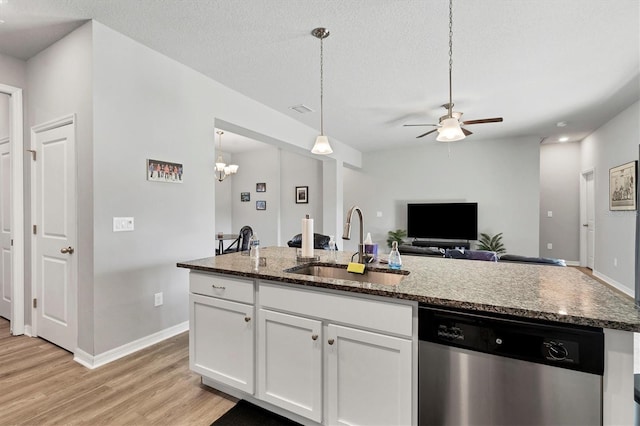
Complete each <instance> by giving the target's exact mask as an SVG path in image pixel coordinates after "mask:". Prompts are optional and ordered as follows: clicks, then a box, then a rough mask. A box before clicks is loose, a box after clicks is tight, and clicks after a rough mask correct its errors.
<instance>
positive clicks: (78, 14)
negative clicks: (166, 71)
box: [0, 0, 640, 152]
mask: <svg viewBox="0 0 640 426" xmlns="http://www.w3.org/2000/svg"><path fill="white" fill-rule="evenodd" d="M453 13H454V14H453V20H454V23H453V34H454V41H453V43H454V45H453V100H454V103H455V104H456V108H455V110H458V111H463V112H464V114H465V115H464V117H463V118H464V119H479V118H489V117H498V116H501V117H504V122H503V123H492V124H477V125H473V126H468V130H471V131H473V132H474V135H472V136H470V137H469V139H468V140H469V141H471V140H474V141H476V140H477V141H480V140H482V139H490V138H502V137H515V136H525V135H526V136H535V137H539V138H540V139H543V138H546V139H545V140H546V141H554V140H556V139H557V138H558V137H559V136H562V135H567V136H569V137H571V140H579V139H582V138H583V137H585V136H586V135H588V134H589V133H590V132H592V131H593V130H595V129H596V128H597V127H599V126H600V125H602V124H604V123H605V122H606V121H608V120H609V119H610V118H611V117H613V116H614V115H615V114H617V113H618V112H620V111H621V110H622V109H624V108H626V107H627V106H628V105H630V104H631V103H633V102H634V101H636V100H637V99H638V98H639V97H640V83H639V81H640V77H639V74H640V59H639V58H640V42H639V38H640V37H639V33H640V24H639V21H640V1H638V0H609V1H606V0H561V1H558V0H536V1H534V0H517V1H516V0H482V1H478V0H454V12H453ZM91 18H93V19H96V20H98V21H100V22H102V23H103V24H105V25H107V26H109V27H111V28H113V29H115V30H117V31H119V32H121V33H123V34H125V35H127V36H129V37H131V38H133V39H135V40H138V41H139V42H141V43H143V44H145V45H147V46H149V47H151V48H153V49H155V50H157V51H159V52H162V53H164V54H166V55H167V56H169V57H172V58H174V59H176V60H177V61H179V62H181V63H184V64H186V65H188V66H190V67H191V68H193V69H196V70H198V71H200V72H202V73H204V74H206V75H208V76H210V77H211V78H213V79H215V80H217V81H219V82H221V83H223V84H225V85H226V86H228V87H231V88H233V89H235V90H237V91H238V92H241V93H243V94H245V95H247V96H249V97H251V98H253V99H256V100H258V101H259V102H262V103H264V104H266V105H268V106H270V107H271V108H273V109H275V110H278V111H280V112H282V113H284V114H287V115H289V116H291V117H293V118H295V119H297V120H299V121H301V122H303V123H305V124H307V125H309V126H312V127H314V128H316V129H319V127H320V116H319V97H320V87H319V86H320V82H319V80H320V76H319V73H320V70H319V67H320V63H319V61H320V60H319V50H320V42H319V41H318V39H316V38H314V37H313V36H312V35H311V34H310V32H311V30H312V29H313V28H315V27H319V26H324V27H327V28H328V29H329V30H330V31H331V36H330V37H329V38H328V39H326V40H325V42H324V48H325V49H324V51H325V60H324V66H325V69H324V71H325V82H324V83H325V84H324V86H325V103H324V105H325V133H326V134H327V135H329V137H330V139H331V138H336V139H338V140H340V141H342V142H344V143H346V144H348V145H351V146H352V147H354V148H356V149H358V150H360V151H363V152H365V151H371V150H378V149H384V148H388V147H390V146H394V145H396V146H416V145H421V144H433V143H436V142H435V135H430V136H427V137H425V138H422V139H416V138H415V136H417V135H418V134H420V133H424V132H426V131H427V130H428V128H421V127H420V128H417V127H403V126H402V125H403V124H404V123H420V122H425V123H436V122H437V120H438V117H439V116H441V115H443V113H444V109H442V108H441V107H440V105H442V104H443V103H445V102H447V101H448V81H447V78H448V39H447V37H448V2H447V1H446V0H243V1H238V0H109V1H106V0H0V19H2V20H4V21H5V23H4V24H1V25H0V53H3V54H6V55H10V56H14V57H17V58H21V59H27V58H29V57H31V56H33V55H34V54H35V53H37V52H38V51H40V50H42V49H43V48H45V47H46V46H48V45H49V44H51V43H52V42H53V41H55V40H57V39H59V38H60V37H61V36H63V35H64V34H66V33H68V32H69V31H71V30H72V29H74V28H76V27H78V26H79V25H81V24H82V23H83V22H84V21H85V20H87V19H91ZM0 78H1V76H0ZM298 104H304V105H307V106H309V107H310V108H311V109H313V110H314V112H311V113H307V114H299V113H297V112H295V111H293V110H291V109H290V108H289V107H291V106H293V105H298ZM559 121H565V122H567V126H566V127H564V128H558V127H557V126H556V123H557V122H559ZM422 129H424V130H422ZM312 143H313V141H309V146H311V145H312Z"/></svg>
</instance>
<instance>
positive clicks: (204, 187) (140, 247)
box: [86, 22, 360, 354]
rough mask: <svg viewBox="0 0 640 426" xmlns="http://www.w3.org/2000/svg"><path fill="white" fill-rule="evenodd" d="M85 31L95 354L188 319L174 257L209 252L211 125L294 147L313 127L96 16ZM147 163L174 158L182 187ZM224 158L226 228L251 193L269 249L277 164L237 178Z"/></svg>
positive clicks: (351, 158) (343, 152) (346, 151)
mask: <svg viewBox="0 0 640 426" xmlns="http://www.w3.org/2000/svg"><path fill="white" fill-rule="evenodd" d="M93 37H94V62H93V69H94V95H95V96H94V104H95V110H94V113H95V114H94V117H95V135H94V150H95V156H94V170H93V176H94V179H95V181H94V185H93V189H94V212H95V214H94V215H95V228H94V229H93V234H94V238H95V259H94V267H95V277H94V288H95V301H94V309H95V345H94V351H90V350H87V349H90V348H87V349H86V350H87V351H88V352H89V353H93V354H99V353H102V352H104V351H107V350H109V349H112V348H115V347H117V346H120V345H122V344H125V343H128V342H131V341H133V340H135V339H138V338H141V337H144V336H146V335H149V334H151V333H154V332H157V331H160V330H162V329H165V328H167V327H170V326H173V325H177V324H180V323H182V322H184V321H187V319H188V309H187V308H188V303H187V293H188V273H187V271H186V270H184V269H179V268H176V267H175V263H176V262H178V261H181V260H189V259H194V258H199V257H206V256H211V255H213V253H214V250H215V247H216V242H215V239H214V235H215V232H216V229H215V206H214V199H215V190H216V188H217V187H216V186H215V185H214V171H213V163H214V150H213V149H212V148H213V141H214V136H215V135H214V124H215V123H216V120H218V119H221V120H224V122H225V123H233V124H234V125H237V126H239V127H242V128H245V129H251V130H253V131H255V132H257V133H260V134H262V135H266V136H268V137H269V138H271V139H273V140H277V141H279V143H281V144H284V145H287V146H289V145H290V146H292V147H297V148H298V149H305V150H307V149H310V147H311V145H312V144H313V141H314V139H315V136H316V135H317V131H316V130H314V129H312V128H309V127H307V126H305V125H303V124H301V123H299V122H296V121H295V120H293V119H291V118H289V117H287V116H285V115H283V114H281V113H278V112H276V111H274V110H271V109H269V108H267V107H265V106H264V105H261V104H259V103H258V102H256V101H253V100H251V99H249V98H247V97H246V96H243V95H241V94H239V93H237V92H235V91H233V90H230V89H228V88H226V87H224V86H222V85H220V84H219V83H217V82H215V81H213V80H211V79H209V78H207V77H205V76H203V75H202V74H199V73H197V72H196V71H194V70H192V69H190V68H187V67H185V66H183V65H181V64H179V63H177V62H175V61H173V60H171V59H169V58H167V57H165V56H163V55H161V54H159V53H157V52H155V51H153V50H151V49H149V48H147V47H145V46H143V45H141V44H139V43H137V42H134V41H132V40H131V39H129V38H127V37H125V36H123V35H121V34H119V33H117V32H115V31H113V30H111V29H109V28H107V27H105V26H104V25H102V24H100V23H97V22H94V34H93ZM307 142H308V143H307ZM332 143H333V141H332ZM306 145H308V147H307V146H306ZM334 150H335V152H336V153H337V155H338V156H344V157H345V158H347V159H348V162H349V163H350V164H356V165H357V164H359V162H360V155H359V153H358V152H357V151H355V150H353V149H351V148H349V147H347V146H345V145H343V144H341V143H340V142H339V141H335V146H334ZM146 158H154V159H160V160H169V161H175V162H181V163H183V164H184V166H185V178H184V183H183V184H182V185H171V184H162V183H153V182H147V181H146V180H145V179H144V177H143V176H144V174H143V170H144V163H145V160H146ZM260 160H261V161H262V162H263V163H265V164H268V163H269V162H278V161H279V154H278V151H277V149H275V148H272V151H270V153H269V154H266V153H260ZM234 161H235V162H236V163H237V164H238V165H239V166H240V171H239V173H238V174H237V175H236V176H234V177H232V178H230V179H231V180H232V183H233V186H232V188H233V189H232V205H234V210H233V224H232V225H233V228H234V229H236V228H237V229H239V226H241V225H240V223H244V222H245V221H249V220H250V218H248V217H246V218H245V217H243V216H242V212H238V214H237V215H236V205H235V204H240V199H239V192H241V191H250V192H251V193H252V201H251V203H244V204H249V205H250V210H251V212H250V214H251V215H253V216H254V217H256V218H257V219H256V220H255V221H252V222H254V223H255V227H254V229H255V230H256V232H257V233H258V234H259V236H260V238H261V240H262V244H264V245H274V244H277V243H278V235H279V234H278V232H279V229H278V225H277V224H278V221H277V220H276V219H277V215H278V214H279V209H278V206H279V200H280V191H279V186H280V182H281V180H280V176H279V170H278V171H277V172H276V173H272V172H271V171H269V170H266V169H265V170H264V171H261V170H256V171H255V174H254V175H253V177H252V178H251V180H250V181H249V182H246V185H242V184H241V180H242V179H244V178H243V176H246V177H247V178H248V176H249V175H248V174H245V170H247V169H246V168H245V167H244V166H243V161H242V158H241V157H240V156H236V157H234ZM345 161H346V160H345ZM114 169H116V170H118V171H119V173H117V174H116V175H115V176H114V175H113V170H114ZM256 182H266V183H267V192H266V193H260V195H256V192H255V184H256ZM238 185H240V187H238ZM257 199H264V200H266V201H267V210H266V211H263V212H257V211H256V210H255V200H257ZM243 209H244V207H243ZM247 213H248V212H247ZM121 215H122V216H134V217H135V223H136V231H134V232H131V233H118V234H114V233H112V232H111V218H112V217H113V216H121ZM274 226H275V228H274ZM123 234H124V235H123ZM159 291H162V292H163V293H164V305H163V306H161V307H157V308H154V307H153V294H154V293H156V292H159Z"/></svg>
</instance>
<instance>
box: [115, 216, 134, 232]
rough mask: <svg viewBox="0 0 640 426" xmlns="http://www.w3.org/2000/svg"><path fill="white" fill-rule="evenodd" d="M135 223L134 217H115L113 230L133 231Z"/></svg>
mask: <svg viewBox="0 0 640 426" xmlns="http://www.w3.org/2000/svg"><path fill="white" fill-rule="evenodd" d="M133 229H134V223H133V218H132V217H114V218H113V232H125V231H133Z"/></svg>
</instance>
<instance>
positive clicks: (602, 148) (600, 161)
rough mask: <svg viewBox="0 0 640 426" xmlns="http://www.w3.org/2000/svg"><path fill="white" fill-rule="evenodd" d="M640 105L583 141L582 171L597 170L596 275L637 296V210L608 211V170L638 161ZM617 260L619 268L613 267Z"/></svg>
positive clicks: (631, 108)
mask: <svg viewBox="0 0 640 426" xmlns="http://www.w3.org/2000/svg"><path fill="white" fill-rule="evenodd" d="M639 117H640V102H636V103H634V104H633V105H631V106H630V107H629V108H627V109H626V110H624V111H623V112H621V113H620V114H618V115H617V116H616V117H614V118H613V119H612V120H611V121H609V122H608V123H607V124H605V125H604V126H602V127H600V128H599V129H598V130H596V131H595V132H594V133H592V134H591V135H590V136H589V137H587V138H586V139H584V140H583V141H582V157H581V159H582V161H581V167H582V171H586V170H589V169H594V170H595V174H594V176H595V192H596V196H595V198H596V216H595V227H596V231H595V240H596V241H595V259H594V261H595V265H594V274H595V275H596V276H599V277H601V278H603V279H604V280H605V281H608V282H610V283H611V284H614V285H617V286H619V287H620V288H622V289H623V290H624V291H625V292H627V293H629V294H634V293H635V282H634V274H635V269H634V268H635V229H636V228H635V220H636V214H637V211H625V212H621V211H609V169H610V168H612V167H616V166H619V165H621V164H624V163H627V162H629V161H634V160H637V159H638V143H639V141H640V120H639ZM614 259H617V266H614Z"/></svg>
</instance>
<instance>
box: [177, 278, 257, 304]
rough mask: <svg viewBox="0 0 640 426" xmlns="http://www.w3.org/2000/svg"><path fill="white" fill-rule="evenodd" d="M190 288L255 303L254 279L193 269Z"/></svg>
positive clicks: (228, 298)
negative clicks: (206, 272) (200, 271)
mask: <svg viewBox="0 0 640 426" xmlns="http://www.w3.org/2000/svg"><path fill="white" fill-rule="evenodd" d="M189 290H190V291H191V293H195V294H202V295H205V296H213V297H218V298H220V299H226V300H235V301H237V302H244V303H250V304H253V303H254V302H253V301H254V287H253V281H252V280H246V279H241V278H229V277H226V276H220V275H211V274H203V273H199V272H193V271H192V272H191V273H190V276H189Z"/></svg>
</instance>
